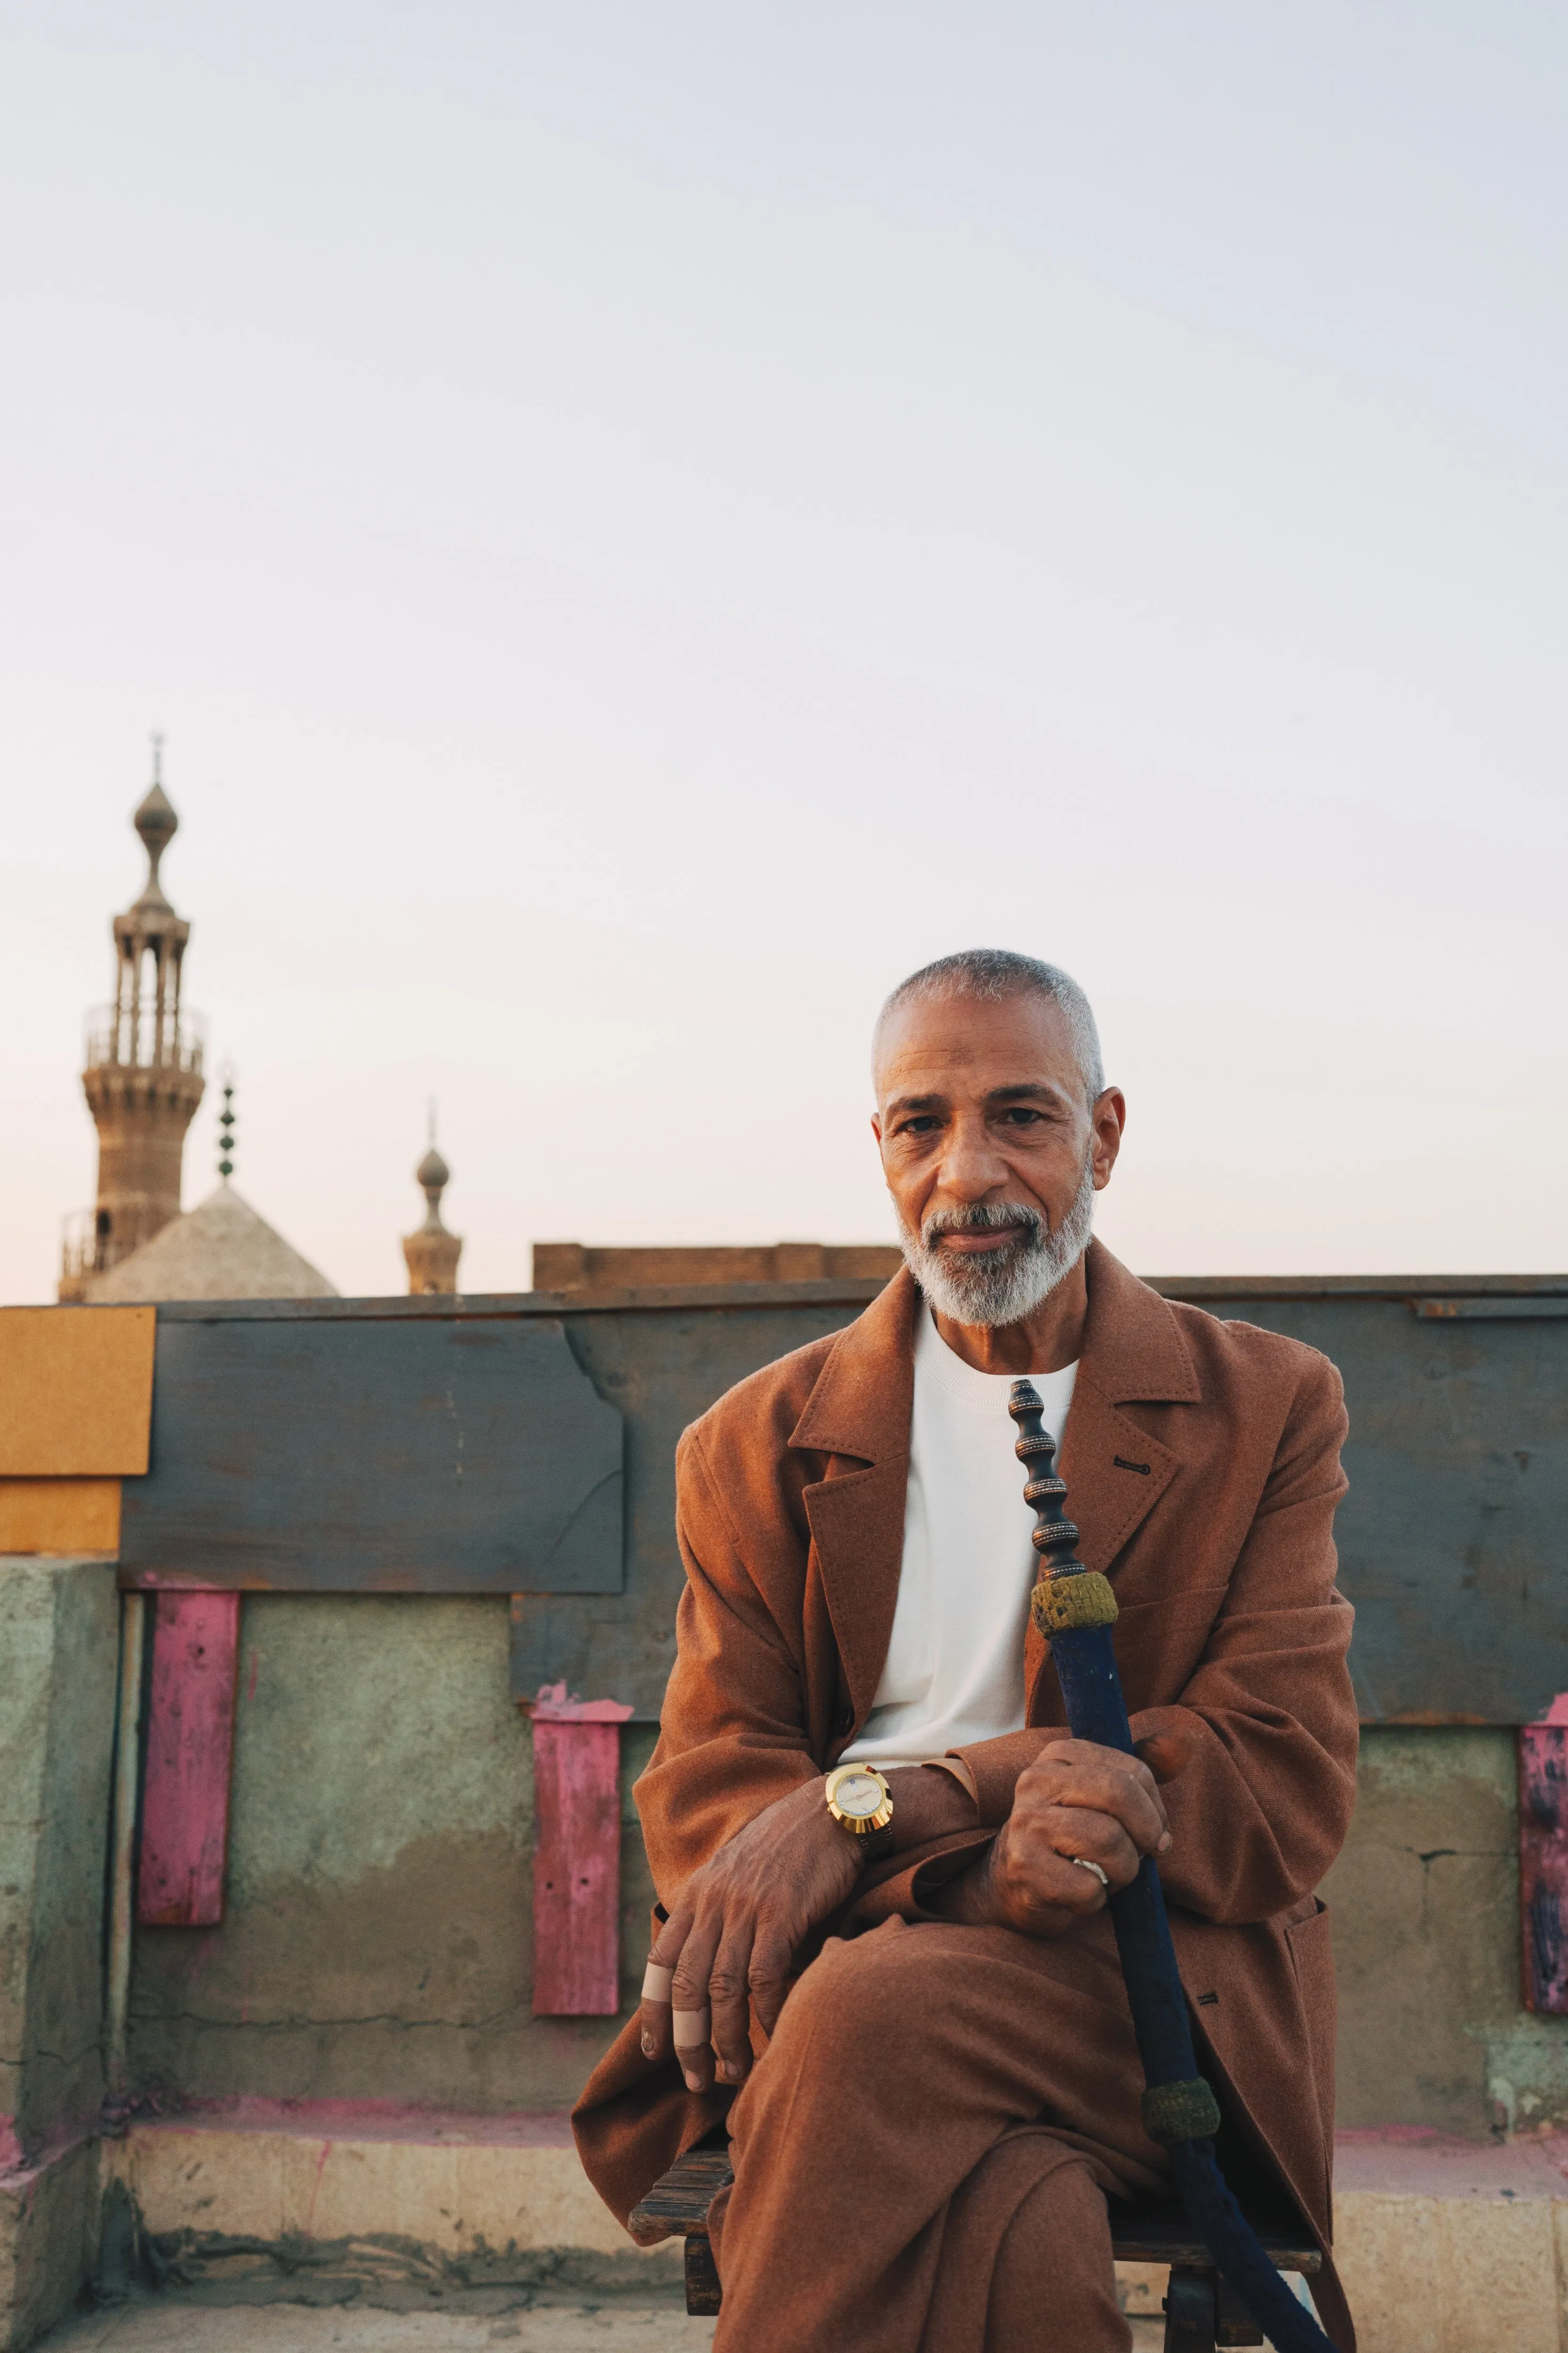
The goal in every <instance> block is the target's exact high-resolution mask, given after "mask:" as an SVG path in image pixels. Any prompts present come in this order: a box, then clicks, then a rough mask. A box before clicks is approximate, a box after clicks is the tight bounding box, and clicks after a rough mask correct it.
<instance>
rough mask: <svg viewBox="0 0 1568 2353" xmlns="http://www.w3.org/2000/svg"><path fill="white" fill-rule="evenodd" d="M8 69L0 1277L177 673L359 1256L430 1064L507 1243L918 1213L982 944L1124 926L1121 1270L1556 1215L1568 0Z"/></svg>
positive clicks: (207, 1169)
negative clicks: (905, 1205)
mask: <svg viewBox="0 0 1568 2353" xmlns="http://www.w3.org/2000/svg"><path fill="white" fill-rule="evenodd" d="M0 93H3V95H0V224H3V226H0V236H3V238H4V246H5V280H4V283H5V299H4V321H5V343H6V346H7V358H6V364H5V368H4V370H3V372H0V472H3V483H0V501H3V508H0V511H3V514H4V525H3V531H0V579H3V586H0V595H3V598H4V603H3V607H0V670H3V681H0V682H3V691H0V795H3V809H0V817H3V820H4V830H3V835H0V839H4V842H5V881H6V889H5V912H6V920H5V930H4V940H5V945H4V960H5V969H6V1000H7V1006H8V1014H7V1018H6V1019H5V1029H4V1035H5V1050H4V1055H3V1057H0V1075H3V1080H4V1099H5V1132H4V1139H3V1141H4V1166H5V1179H4V1198H5V1218H4V1219H3V1220H0V1297H3V1298H8V1299H12V1300H26V1299H45V1298H48V1297H50V1296H52V1294H53V1286H54V1281H55V1276H56V1271H57V1253H58V1229H59V1221H60V1219H61V1217H62V1216H63V1215H64V1213H65V1212H67V1211H68V1210H70V1209H73V1208H77V1207H79V1206H80V1205H83V1204H85V1203H87V1202H89V1200H90V1198H91V1195H92V1186H93V1174H94V1166H95V1161H94V1146H93V1134H92V1129H91V1124H90V1122H89V1118H88V1115H87V1112H86V1109H85V1106H84V1104H83V1103H82V1099H81V1094H80V1088H79V1079H78V1071H79V1060H80V1024H81V1017H82V1014H83V1013H84V1011H85V1010H86V1009H87V1008H89V1006H92V1005H94V1004H96V1003H98V1002H99V1001H100V1000H101V999H102V998H103V997H106V996H107V995H108V994H109V991H110V980H111V961H110V944H109V923H110V916H111V915H112V913H114V912H115V910H116V909H118V908H121V907H124V906H125V905H127V904H128V903H129V902H130V901H131V900H132V898H133V897H134V896H135V894H136V892H137V890H138V888H139V885H140V879H141V871H142V870H141V861H140V854H139V851H138V849H137V844H136V842H135V839H134V837H133V836H132V833H131V832H130V830H129V819H130V817H131V813H132V809H133V807H135V804H136V802H137V801H138V799H139V798H140V797H141V795H142V791H143V789H144V787H145V785H146V781H147V776H148V752H147V744H146V738H147V733H148V731H149V730H150V729H152V728H155V727H156V728H162V729H164V730H166V731H167V736H168V746H167V752H166V755H165V783H166V786H167V789H168V791H169V793H170V796H171V797H172V799H173V800H174V804H175V807H177V809H178V811H179V815H180V819H181V831H180V834H179V837H178V839H177V840H176V841H175V843H174V847H173V849H172V850H171V851H170V853H169V856H168V858H167V860H165V868H164V875H165V881H166V883H167V887H168V889H169V892H170V895H171V897H172V898H173V899H174V903H175V904H176V906H177V907H178V908H179V910H180V912H181V913H183V914H184V915H186V916H188V917H189V918H190V919H191V921H192V923H193V924H194V927H195V929H194V936H193V939H192V944H191V949H190V955H189V960H188V965H187V974H188V994H189V997H190V1000H191V1002H192V1003H193V1004H194V1005H195V1006H196V1007H198V1008H201V1009H202V1010H203V1011H204V1012H205V1015H206V1018H207V1022H208V1035H209V1044H210V1049H211V1056H212V1061H213V1063H214V1064H215V1065H216V1062H217V1061H218V1060H221V1059H222V1058H223V1057H225V1056H226V1057H228V1058H230V1059H232V1060H233V1062H234V1063H235V1064H236V1066H237V1072H238V1090H239V1092H238V1102H237V1108H238V1112H239V1118H240V1148H239V1155H238V1167H237V1183H238V1185H239V1187H240V1189H241V1191H242V1192H244V1193H245V1194H246V1196H247V1198H249V1199H250V1200H251V1201H253V1202H254V1204H255V1205H256V1206H257V1207H258V1208H259V1209H260V1210H261V1211H262V1212H263V1214H264V1215H265V1216H267V1217H268V1219H271V1220H272V1222H273V1223H274V1224H275V1225H277V1226H278V1227H279V1229H280V1230H281V1231H282V1232H283V1233H285V1234H286V1235H287V1236H288V1237H289V1240H291V1241H292V1242H294V1243H295V1245H296V1246H297V1247H298V1248H299V1249H300V1250H303V1251H305V1252H306V1254H307V1255H308V1256H309V1257H310V1258H311V1259H313V1260H314V1261H316V1262H317V1263H318V1264H319V1265H320V1266H321V1268H322V1270H323V1271H325V1272H326V1273H327V1274H328V1275H329V1276H330V1277H331V1279H332V1281H333V1282H336V1283H337V1284H338V1286H339V1287H340V1289H342V1290H343V1291H344V1292H385V1291H395V1290H400V1289H402V1288H403V1287H404V1285H405V1274H404V1270H403V1264H402V1260H401V1257H400V1254H399V1251H398V1246H397V1238H398V1236H399V1234H400V1233H402V1232H404V1231H405V1230H406V1229H408V1228H409V1227H410V1226H411V1225H413V1224H414V1223H415V1222H416V1219H417V1217H418V1215H419V1214H420V1212H421V1210H422V1206H423V1205H422V1203H421V1201H420V1198H419V1197H418V1195H417V1193H416V1189H415V1187H414V1185H413V1183H412V1179H411V1171H412V1168H413V1165H414V1163H415V1162H416V1160H417V1158H418V1156H419V1155H420V1152H421V1151H422V1149H423V1145H424V1122H425V1104H426V1098H427V1097H429V1096H432V1095H434V1096H436V1097H437V1098H438V1100H439V1104H440V1136H441V1144H442V1148H443V1150H444V1151H445V1152H446V1154H447V1157H448V1158H449V1160H450V1161H451V1163H452V1166H453V1168H454V1171H455V1179H454V1182H453V1185H452V1187H451V1190H450V1193H449V1195H448V1202H447V1208H448V1214H449V1221H450V1222H451V1224H452V1225H453V1226H454V1227H455V1228H456V1229H458V1231H460V1232H461V1233H463V1234H464V1235H465V1236H466V1238H467V1250H466V1254H465V1258H464V1261H463V1279H464V1284H465V1288H467V1289H470V1290H474V1291H484V1290H511V1289H518V1288H521V1287H522V1286H523V1285H525V1284H526V1282H527V1281H528V1266H529V1261H528V1252H529V1245H530V1243H531V1241H532V1240H534V1239H535V1238H539V1239H576V1240H587V1241H595V1242H615V1241H661V1240H668V1241H675V1240H687V1241H689V1240H713V1241H721V1240H753V1239H754V1240H775V1239H780V1238H784V1239H821V1240H875V1239H882V1238H887V1237H889V1236H890V1234H891V1219H890V1216H889V1210H888V1208H887V1205H886V1200H885V1197H884V1195H883V1193H882V1191H881V1187H880V1180H879V1171H878V1167H877V1164H876V1160H875V1157H874V1154H873V1150H872V1146H871V1143H870V1138H869V1134H868V1129H867V1125H866V1120H867V1113H868V1108H869V1100H870V1097H869V1086H868V1076H867V1068H866V1055H867V1041H868V1032H869V1029H870V1024H871V1020H872V1018H873V1015H874V1013H875V1010H876V1007H877V1004H878V1002H879V999H880V997H881V996H882V994H883V993H884V992H885V990H886V989H887V988H888V987H889V986H890V985H891V984H892V983H893V982H894V981H896V980H897V979H899V978H900V976H902V975H903V974H904V973H905V972H907V971H908V970H910V968H911V967H912V966H913V965H917V964H920V963H921V962H923V961H925V960H926V959H927V958H929V957H931V956H932V955H940V954H942V953H944V952H946V951H948V950H950V949H952V948H956V947H962V946H968V945H974V944H995V945H1001V946H1008V947H1015V948H1020V949H1024V950H1026V951H1029V952H1031V953H1034V954H1039V955H1047V956H1049V957H1051V958H1053V959H1055V960H1056V961H1057V962H1058V963H1061V964H1063V965H1067V967H1068V969H1069V970H1070V971H1072V972H1073V973H1074V974H1076V975H1077V976H1078V977H1079V980H1080V981H1082V983H1083V984H1084V986H1085V987H1086V988H1087V989H1088V990H1089V994H1090V996H1091V997H1092V998H1093V1000H1094V1002H1095V1004H1096V1007H1097V1008H1098V1010H1099V1013H1100V1021H1101V1027H1102V1030H1103V1033H1104V1039H1105V1047H1106V1058H1107V1062H1108V1065H1109V1068H1110V1072H1111V1074H1112V1075H1113V1076H1114V1077H1115V1078H1116V1079H1118V1080H1119V1081H1120V1082H1121V1084H1122V1085H1123V1086H1124V1087H1125V1088H1126V1090H1127V1093H1128V1097H1129V1103H1130V1119H1129V1127H1128V1135H1127V1143H1126V1148H1125V1151H1124V1154H1123V1157H1122V1162H1121V1168H1120V1169H1119V1171H1118V1174H1117V1176H1116V1180H1115V1183H1114V1185H1113V1187H1112V1188H1111V1190H1110V1193H1109V1194H1108V1195H1107V1196H1106V1197H1105V1198H1104V1200H1103V1203H1102V1211H1101V1219H1100V1230H1101V1231H1102V1232H1103V1234H1104V1235H1105V1238H1106V1239H1107V1240H1108V1241H1109V1242H1110V1244H1111V1247H1112V1248H1113V1249H1115V1250H1118V1251H1119V1252H1121V1254H1122V1255H1123V1256H1124V1257H1125V1258H1127V1259H1128V1260H1129V1261H1130V1262H1131V1264H1132V1265H1133V1266H1134V1267H1136V1268H1137V1269H1139V1270H1140V1271H1143V1272H1151V1273H1163V1272H1183V1271H1188V1272H1194V1271H1196V1272H1234V1271H1277V1272H1278V1271H1314V1270H1315V1271H1346V1272H1354V1271H1375V1272H1397V1271H1456V1270H1467V1269H1473V1270H1477V1271H1485V1270H1493V1269H1508V1270H1520V1271H1529V1270H1550V1269H1560V1268H1562V1267H1563V1266H1564V1265H1568V1217H1565V1203H1564V1187H1563V1167H1564V1160H1565V1148H1568V1109H1565V1085H1564V1081H1565V1077H1568V1067H1565V1066H1568V1050H1565V1047H1564V1027H1565V1012H1568V1008H1565V1004H1564V987H1563V981H1564V966H1565V962H1568V958H1565V953H1564V937H1565V932H1568V926H1565V924H1564V921H1563V905H1564V892H1565V883H1568V858H1565V850H1568V840H1565V835H1568V824H1565V820H1564V790H1563V766H1564V725H1563V672H1564V661H1563V645H1564V635H1565V632H1564V620H1565V612H1564V607H1565V604H1568V564H1565V561H1564V543H1565V533H1564V522H1565V520H1568V517H1565V509H1568V440H1565V431H1564V419H1565V417H1568V328H1565V310H1564V288H1565V287H1568V249H1565V248H1568V204H1565V200H1564V180H1565V177H1568V166H1565V163H1564V156H1565V154H1568V140H1565V138H1564V131H1563V124H1564V103H1565V100H1568V18H1564V16H1563V13H1562V11H1561V9H1559V8H1557V7H1548V6H1546V5H1520V4H1519V0H1486V5H1481V0H1469V4H1468V5H1443V0H1421V5H1380V4H1379V0H1374V5H1371V6H1368V5H1366V0H1357V5H1349V0H1327V4H1326V5H1319V6H1317V7H1314V8H1311V9H1308V8H1295V9H1289V10H1287V9H1284V8H1280V7H1269V6H1265V7H1259V6H1258V5H1257V0H1232V5H1210V4H1209V0H1184V5H1181V6H1179V7H1173V6H1171V5H1169V0H1118V4H1117V5H1101V6H1098V7H1091V6H1088V5H1077V6H1067V5H1050V0H1027V5H987V0H965V5H963V6H957V5H952V0H948V5H941V6H938V5H918V4H917V5H910V0H899V5H892V0H868V5H856V0H835V5H831V6H826V5H811V0H797V5H794V6H791V7H789V8H780V7H773V8H767V9H763V8H760V7H757V6H755V5H745V4H744V0H742V5H737V0H724V5H718V0H714V5H708V6H698V5H681V0H664V4H663V5H657V6H650V5H647V0H640V4H639V5H623V6H612V5H601V0H580V5H573V6H570V7H563V6H561V5H550V6H544V5H532V4H531V0H507V5H504V6H502V5H478V4H477V0H476V4H475V5H462V0H443V5H441V6H439V7H436V6H432V5H425V6H420V5H387V0H379V5H375V6H371V5H345V0H310V5H308V6H306V5H299V0H274V5H270V6H269V7H268V8H266V9H261V8H258V7H247V8H241V7H238V6H236V5H221V0H220V5H216V6H215V5H204V6H196V5H189V4H188V0H185V5H181V0H169V5H152V0H132V5H129V6H126V5H112V6H111V5H96V6H93V5H77V0H49V5H47V6H46V5H41V0H19V5H13V6H12V7H11V8H9V9H8V10H7V11H6V12H5V17H4V21H3V26H0ZM216 1109H217V1099H216V1086H213V1087H211V1088H210V1089H209V1093H208V1099H207V1102H206V1103H205V1104H204V1106H203V1108H202V1111H201V1113H199V1115H198V1118H197V1121H196V1124H195V1127H194V1129H193V1131H192V1135H191V1141H190V1145H189V1146H188V1148H187V1153H186V1174H185V1188H186V1189H185V1198H186V1203H187V1205H188V1206H189V1205H191V1204H194V1203H195V1201H197V1200H199V1199H200V1198H202V1197H203V1195H204V1194H205V1192H206V1191H207V1190H208V1189H209V1187H210V1185H211V1183H212V1182H213V1181H214V1180H213V1176H212V1168H213V1162H214V1158H215V1150H214V1144H213V1134H214V1122H215V1117H216Z"/></svg>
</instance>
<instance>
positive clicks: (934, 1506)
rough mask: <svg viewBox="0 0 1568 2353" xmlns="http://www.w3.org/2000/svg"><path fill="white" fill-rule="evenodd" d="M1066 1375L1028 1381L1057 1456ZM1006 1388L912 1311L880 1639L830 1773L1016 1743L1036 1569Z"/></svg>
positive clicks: (1005, 1380) (1004, 1377)
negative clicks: (877, 1673)
mask: <svg viewBox="0 0 1568 2353" xmlns="http://www.w3.org/2000/svg"><path fill="white" fill-rule="evenodd" d="M1077 1374H1078V1366H1077V1365H1076V1364H1072V1365H1066V1366H1063V1367H1062V1369H1061V1371H1060V1372H1058V1373H1032V1374H1031V1375H1030V1378H1031V1380H1032V1381H1033V1382H1034V1384H1035V1387H1036V1388H1037V1390H1038V1391H1039V1394H1040V1401H1041V1404H1042V1405H1043V1406H1044V1408H1045V1415H1044V1419H1045V1425H1046V1428H1047V1430H1049V1431H1050V1433H1051V1436H1052V1437H1053V1438H1054V1439H1055V1440H1056V1441H1057V1443H1058V1446H1059V1445H1060V1443H1061V1436H1062V1431H1063V1430H1064V1429H1065V1427H1066V1425H1067V1418H1068V1406H1069V1405H1070V1404H1071V1403H1072V1391H1073V1382H1074V1380H1075V1378H1076V1377H1077ZM1015 1378H1016V1375H1014V1374H1012V1373H980V1372H976V1371H975V1369H974V1366H973V1365H966V1364H965V1363H964V1361H963V1357H962V1356H955V1355H954V1354H953V1352H952V1349H951V1348H950V1347H949V1346H948V1345H947V1343H946V1341H945V1340H944V1339H943V1338H942V1335H941V1333H940V1332H939V1331H938V1330H937V1328H936V1324H935V1322H934V1320H933V1318H932V1316H931V1311H930V1309H929V1308H927V1307H925V1306H923V1305H922V1306H921V1310H920V1313H919V1315H918V1317H917V1319H916V1325H915V1402H914V1413H913V1417H912V1419H911V1421H910V1483H909V1491H908V1496H907V1500H906V1502H905V1504H904V1555H903V1566H902V1567H901V1569H900V1575H899V1599H898V1606H897V1608H896V1609H895V1610H894V1613H893V1634H892V1640H891V1641H890V1642H889V1645H888V1662H887V1664H886V1666H885V1667H884V1668H883V1669H882V1680H881V1682H880V1683H879V1684H878V1686H877V1696H876V1700H875V1702H874V1703H873V1705H872V1709H871V1713H870V1715H868V1717H867V1719H866V1722H865V1725H864V1726H863V1727H862V1729H861V1731H860V1734H859V1736H858V1739H856V1740H853V1741H852V1742H851V1743H850V1745H849V1746H848V1747H847V1748H846V1749H845V1751H844V1753H843V1761H846V1762H850V1763H857V1764H860V1763H864V1764H871V1765H878V1766H881V1767H883V1768H884V1769H885V1768H886V1767H888V1766H889V1765H919V1764H923V1763H925V1762H926V1761H927V1760H928V1759H929V1758H931V1757H942V1756H944V1755H945V1754H946V1752H947V1751H948V1750H949V1749H950V1748H960V1747H963V1746H964V1744H965V1743H966V1742H968V1741H972V1740H991V1739H994V1738H996V1737H997V1736H999V1735H1000V1734H1002V1733H1005V1732H1021V1731H1022V1730H1023V1726H1024V1636H1025V1632H1026V1627H1027V1624H1028V1616H1029V1595H1030V1592H1031V1590H1032V1588H1033V1587H1034V1582H1035V1573H1036V1557H1035V1547H1034V1546H1033V1545H1032V1544H1031V1542H1030V1541H1029V1538H1030V1533H1031V1531H1032V1529H1033V1527H1034V1525H1035V1516H1034V1514H1033V1512H1032V1511H1031V1510H1030V1508H1029V1506H1028V1504H1026V1503H1025V1501H1024V1466H1023V1464H1022V1463H1021V1462H1020V1461H1019V1460H1018V1458H1017V1456H1016V1454H1015V1453H1014V1451H1013V1442H1014V1440H1015V1439H1016V1436H1017V1430H1016V1427H1015V1425H1014V1424H1013V1422H1011V1421H1010V1420H1009V1419H1008V1418H1007V1395H1008V1391H1009V1390H1010V1388H1012V1385H1013V1382H1014V1380H1015Z"/></svg>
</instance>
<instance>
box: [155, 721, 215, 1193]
mask: <svg viewBox="0 0 1568 2353" xmlns="http://www.w3.org/2000/svg"><path fill="white" fill-rule="evenodd" d="M154 740H156V739H154ZM217 1124H218V1139H217V1173H218V1175H219V1176H221V1177H222V1178H223V1181H224V1183H225V1184H227V1182H228V1180H229V1178H230V1177H231V1176H233V1175H234V1125H235V1120H234V1065H233V1063H232V1062H226V1063H225V1064H224V1066H223V1109H222V1111H220V1112H219V1113H218V1115H217Z"/></svg>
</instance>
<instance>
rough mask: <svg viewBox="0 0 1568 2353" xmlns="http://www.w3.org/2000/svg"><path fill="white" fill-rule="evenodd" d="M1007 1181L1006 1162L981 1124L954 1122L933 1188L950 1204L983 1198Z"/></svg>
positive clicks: (982, 1199)
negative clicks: (946, 1198) (971, 1124)
mask: <svg viewBox="0 0 1568 2353" xmlns="http://www.w3.org/2000/svg"><path fill="white" fill-rule="evenodd" d="M1006 1182H1007V1164H1006V1162H1005V1160H1004V1159H1003V1157H1002V1155H1001V1154H1000V1153H999V1152H998V1151H997V1149H996V1146H995V1145H994V1143H993V1141H992V1139H991V1137H990V1135H989V1134H987V1133H986V1130H985V1127H984V1124H976V1125H975V1126H973V1127H971V1126H969V1125H968V1124H955V1125H954V1126H953V1127H952V1128H951V1129H950V1130H949V1132H948V1136H947V1145H946V1149H945V1150H944V1151H943V1153H942V1165H941V1166H940V1168H939V1169H938V1171H937V1189H938V1191H939V1192H942V1193H943V1194H945V1195H946V1196H947V1197H948V1198H949V1200H950V1201H952V1202H953V1203H958V1202H971V1201H984V1199H986V1198H987V1197H988V1196H989V1195H990V1194H992V1193H994V1192H995V1191H996V1190H997V1189H998V1187H1002V1186H1005V1184H1006Z"/></svg>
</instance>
